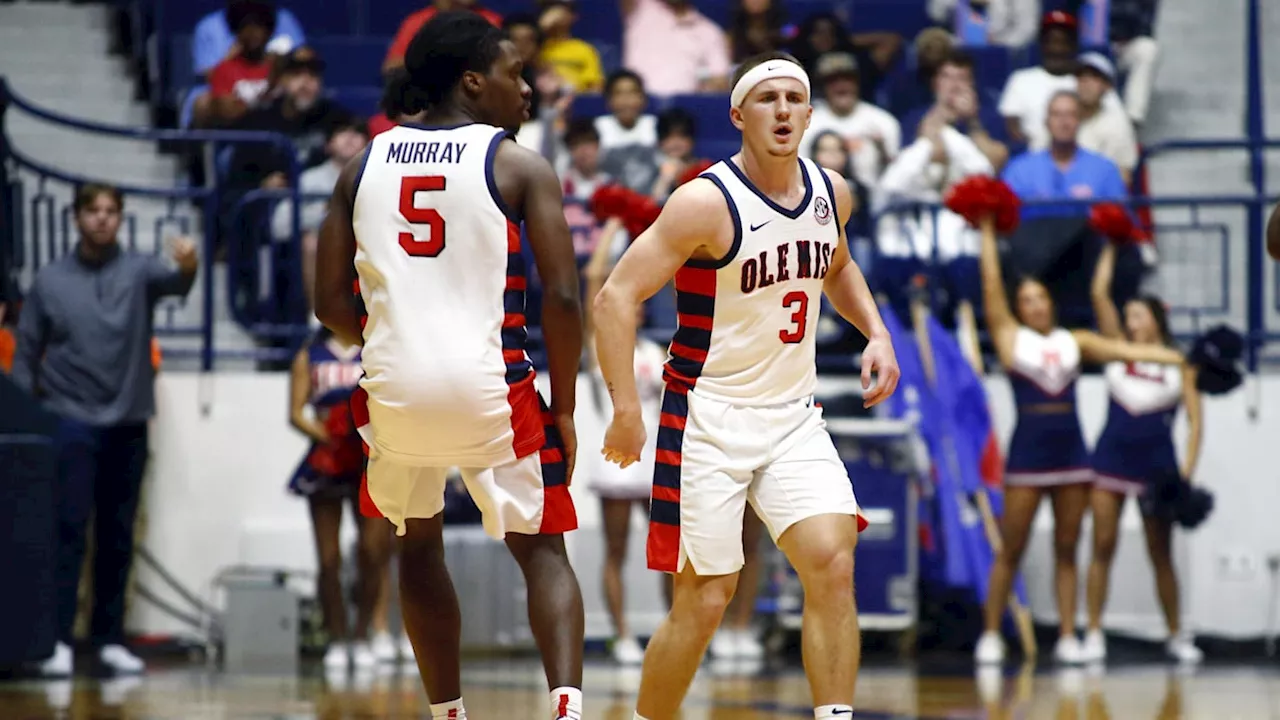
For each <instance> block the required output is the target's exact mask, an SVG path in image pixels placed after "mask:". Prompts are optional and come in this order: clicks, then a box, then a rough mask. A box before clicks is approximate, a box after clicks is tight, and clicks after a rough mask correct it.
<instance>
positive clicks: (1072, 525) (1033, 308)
mask: <svg viewBox="0 0 1280 720" xmlns="http://www.w3.org/2000/svg"><path fill="white" fill-rule="evenodd" d="M981 225H982V250H981V275H982V295H983V304H984V305H985V311H986V320H987V330H988V332H989V333H990V335H991V340H992V343H993V344H994V345H995V350H996V355H997V357H998V358H999V360H1000V364H1001V365H1002V366H1003V367H1004V369H1005V371H1006V373H1008V376H1009V383H1010V385H1012V388H1013V397H1014V404H1015V406H1016V408H1017V424H1016V426H1015V428H1014V432H1013V439H1012V440H1011V442H1010V443H1009V449H1008V452H1007V454H1006V457H1007V459H1006V466H1005V479H1004V482H1005V490H1004V517H1003V518H1002V520H1001V529H1000V532H1001V536H1002V539H1003V548H1002V552H1000V553H999V554H998V555H997V556H996V558H995V562H994V563H993V564H992V567H991V576H990V582H989V588H988V594H987V602H986V607H985V608H984V610H985V612H984V625H985V630H984V632H983V634H982V636H981V637H980V638H979V640H978V644H977V647H976V648H975V650H974V656H975V659H976V660H977V661H978V662H979V663H981V664H994V663H1000V662H1002V661H1003V660H1004V655H1005V647H1004V641H1003V640H1002V638H1001V637H1000V621H1001V618H1002V617H1003V616H1004V611H1005V605H1006V602H1007V601H1008V597H1009V591H1010V590H1011V589H1012V587H1013V579H1014V576H1015V575H1016V574H1017V569H1018V566H1019V564H1020V563H1021V561H1022V554H1023V551H1024V550H1025V549H1026V546H1027V539H1028V536H1029V535H1030V531H1031V523H1032V520H1033V519H1034V518H1035V514H1036V509H1037V508H1038V507H1039V505H1040V500H1041V498H1042V497H1044V496H1045V495H1048V496H1049V497H1050V500H1051V502H1052V504H1053V518H1054V563H1055V577H1054V580H1055V586H1056V590H1057V600H1058V616H1059V620H1058V622H1059V640H1058V643H1057V647H1056V648H1055V650H1054V655H1055V657H1056V658H1057V659H1058V661H1060V662H1066V663H1078V662H1081V661H1082V655H1083V653H1082V651H1081V650H1082V648H1081V644H1080V641H1079V639H1078V638H1077V637H1076V630H1075V614H1076V587H1077V578H1076V545H1077V543H1078V541H1079V536H1080V522H1081V520H1082V518H1083V517H1084V511H1085V508H1086V507H1087V506H1088V504H1089V491H1090V489H1091V487H1092V482H1093V468H1092V466H1091V464H1090V460H1089V453H1088V451H1087V450H1086V449H1085V444H1084V436H1083V434H1082V433H1081V431H1080V420H1079V418H1078V417H1077V415H1076V401H1075V383H1076V378H1077V377H1078V376H1079V374H1080V365H1081V363H1082V362H1093V363H1109V362H1115V361H1121V362H1143V363H1164V364H1168V365H1174V366H1178V365H1180V364H1181V363H1182V356H1181V355H1180V354H1179V353H1178V352H1176V351H1174V350H1173V349H1171V348H1168V347H1164V346H1162V345H1158V344H1150V345H1147V344H1132V343H1128V342H1125V341H1123V340H1116V339H1112V338H1106V337H1103V336H1101V335H1099V334H1097V333H1094V332H1089V331H1086V330H1066V329H1064V328H1062V327H1059V326H1058V325H1057V319H1056V317H1055V310H1054V305H1053V299H1052V297H1050V295H1049V290H1048V288H1046V287H1045V286H1044V285H1043V284H1042V283H1040V282H1039V281H1036V280H1033V279H1029V278H1027V279H1023V280H1021V281H1020V282H1018V284H1017V285H1016V286H1015V287H1014V288H1012V290H1013V300H1014V306H1013V308H1012V309H1011V308H1010V307H1009V297H1008V295H1007V294H1006V293H1007V290H1008V288H1006V287H1005V283H1004V278H1003V277H1002V276H1001V272H1000V259H999V257H998V255H997V252H998V251H997V248H996V234H995V223H994V221H993V219H992V218H991V217H989V216H988V217H987V218H986V219H985V220H984V221H983V222H982V223H981Z"/></svg>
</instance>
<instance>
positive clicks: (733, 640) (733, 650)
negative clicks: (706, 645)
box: [710, 630, 738, 660]
mask: <svg viewBox="0 0 1280 720" xmlns="http://www.w3.org/2000/svg"><path fill="white" fill-rule="evenodd" d="M710 650H711V657H712V658H713V659H715V660H731V659H733V658H735V657H737V656H738V640H737V637H736V636H735V635H734V633H733V631H731V630H717V631H716V634H715V635H713V636H712V637H711V648H710Z"/></svg>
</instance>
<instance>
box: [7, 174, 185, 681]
mask: <svg viewBox="0 0 1280 720" xmlns="http://www.w3.org/2000/svg"><path fill="white" fill-rule="evenodd" d="M122 210H123V198H122V196H121V194H120V191H119V190H118V189H116V188H114V187H111V186H107V185H86V186H84V187H82V188H81V189H80V191H79V192H78V193H77V195H76V199H75V218H76V228H77V230H78V231H79V233H80V241H79V242H78V243H77V244H76V247H75V249H74V251H73V252H71V253H69V254H67V255H65V256H64V257H62V258H60V259H58V260H57V261H55V262H53V263H51V264H49V265H46V266H45V267H43V268H41V269H40V272H39V273H37V274H36V278H35V282H34V283H33V284H32V287H31V291H30V292H29V293H28V294H27V297H26V301H25V303H24V305H23V308H22V313H21V316H20V318H19V321H18V342H17V349H16V353H15V356H14V364H13V379H14V381H15V382H16V383H17V384H18V386H19V387H21V388H23V389H24V390H26V391H27V392H29V393H31V394H32V395H33V396H35V397H36V398H38V399H39V400H40V401H41V402H42V403H43V404H44V406H45V407H46V408H47V409H48V410H50V411H52V412H54V413H55V414H57V416H58V417H59V419H60V423H59V427H58V431H57V435H56V443H57V447H58V478H57V487H56V493H55V497H56V498H57V509H56V512H57V523H58V549H57V554H56V556H55V557H56V563H57V567H56V568H55V582H56V589H57V597H56V603H55V605H56V607H55V612H56V614H57V628H58V644H57V646H56V648H55V650H54V654H53V656H52V657H50V658H49V659H47V660H45V661H44V663H43V665H42V669H43V670H44V672H45V673H46V674H49V675H68V674H70V673H71V670H72V651H71V631H72V626H73V624H74V623H75V615H76V600H77V598H76V595H77V589H78V587H79V585H80V567H81V564H82V563H83V560H84V550H85V531H86V528H87V526H88V523H89V517H90V515H93V516H94V518H95V521H94V541H95V547H96V555H95V559H94V569H93V572H94V595H95V598H94V599H95V602H94V608H93V620H92V629H91V635H92V641H93V644H94V646H95V647H96V648H97V651H98V654H99V659H100V660H101V661H102V663H103V664H104V665H106V666H107V667H109V668H111V669H113V670H115V671H117V672H139V671H141V670H142V669H143V664H142V661H141V660H139V659H138V658H137V656H135V655H133V653H131V652H129V650H128V649H127V648H125V646H124V593H125V582H126V580H127V578H128V576H129V566H130V563H131V561H132V557H133V523H134V517H135V515H136V513H137V509H138V495H139V490H140V488H141V485H142V476H143V471H144V469H145V468H146V462H147V421H148V420H149V419H150V418H151V416H152V415H153V414H154V412H155V388H154V381H155V368H154V366H153V365H152V360H151V335H152V333H151V319H152V315H153V313H154V310H155V304H156V301H157V300H158V299H159V298H161V297H164V296H171V295H176V296H185V295H186V294H187V292H189V291H190V290H191V285H192V283H193V282H194V281H195V277H196V268H197V260H196V249H195V243H194V242H192V241H191V240H189V239H178V240H175V241H174V242H173V243H172V255H173V260H174V262H175V263H176V265H177V268H176V269H174V268H171V267H170V266H168V265H167V264H166V263H164V262H163V261H162V260H160V258H158V257H156V256H154V255H149V254H140V253H134V252H129V251H126V250H124V249H122V248H121V247H120V244H119V242H118V240H117V233H118V232H119V230H120V222H121V212H122Z"/></svg>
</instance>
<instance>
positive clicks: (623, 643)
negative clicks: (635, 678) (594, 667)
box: [613, 637, 644, 665]
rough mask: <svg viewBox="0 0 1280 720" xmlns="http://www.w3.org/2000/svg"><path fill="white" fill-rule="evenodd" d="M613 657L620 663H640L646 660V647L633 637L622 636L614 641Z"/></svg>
mask: <svg viewBox="0 0 1280 720" xmlns="http://www.w3.org/2000/svg"><path fill="white" fill-rule="evenodd" d="M613 659H614V661H615V662H617V663H618V664H619V665H639V664H641V663H643V662H644V648H642V647H640V642H639V641H638V640H636V639H635V638H633V637H621V638H618V639H616V640H614V641H613Z"/></svg>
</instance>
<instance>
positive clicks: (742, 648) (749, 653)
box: [735, 630, 764, 660]
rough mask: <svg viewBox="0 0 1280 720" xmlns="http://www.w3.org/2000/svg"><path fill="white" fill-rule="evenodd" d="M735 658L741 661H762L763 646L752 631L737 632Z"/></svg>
mask: <svg viewBox="0 0 1280 720" xmlns="http://www.w3.org/2000/svg"><path fill="white" fill-rule="evenodd" d="M737 636H738V637H737V643H736V645H737V647H736V648H735V650H737V656H738V657H739V658H741V659H743V660H763V659H764V644H763V643H761V642H760V638H759V637H757V636H756V633H755V631H754V630H739V631H737Z"/></svg>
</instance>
